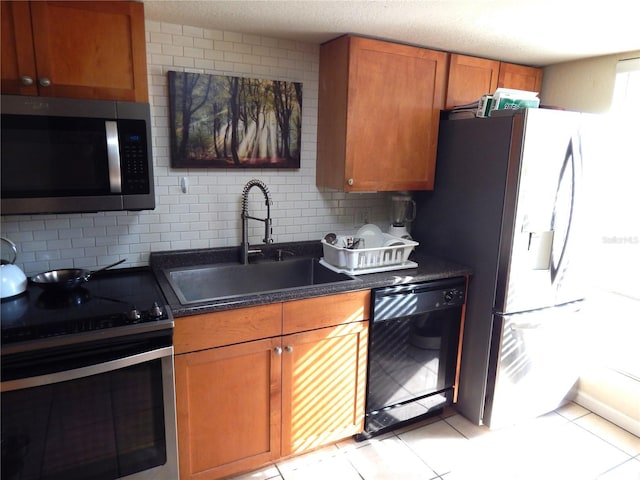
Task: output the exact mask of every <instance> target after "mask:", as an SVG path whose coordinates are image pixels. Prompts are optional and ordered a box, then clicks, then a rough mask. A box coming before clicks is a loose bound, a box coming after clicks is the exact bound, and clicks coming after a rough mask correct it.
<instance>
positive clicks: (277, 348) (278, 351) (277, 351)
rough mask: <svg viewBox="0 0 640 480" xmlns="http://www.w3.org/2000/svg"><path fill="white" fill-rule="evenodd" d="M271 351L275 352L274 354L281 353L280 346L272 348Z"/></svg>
mask: <svg viewBox="0 0 640 480" xmlns="http://www.w3.org/2000/svg"><path fill="white" fill-rule="evenodd" d="M273 353H275V354H276V355H282V347H276V348H274V349H273Z"/></svg>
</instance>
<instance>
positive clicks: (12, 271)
mask: <svg viewBox="0 0 640 480" xmlns="http://www.w3.org/2000/svg"><path fill="white" fill-rule="evenodd" d="M0 240H1V241H2V242H5V243H7V244H8V245H9V246H10V247H11V251H12V252H13V253H12V256H13V258H11V259H5V258H4V253H3V254H2V258H0V279H1V280H2V282H1V283H0V298H9V297H15V296H16V295H20V294H21V293H22V292H24V291H25V290H26V289H27V277H26V275H25V274H24V272H23V271H22V270H20V267H18V266H17V265H14V262H15V261H16V258H17V256H18V250H17V249H16V245H15V243H13V242H12V241H11V240H9V239H8V238H4V237H0Z"/></svg>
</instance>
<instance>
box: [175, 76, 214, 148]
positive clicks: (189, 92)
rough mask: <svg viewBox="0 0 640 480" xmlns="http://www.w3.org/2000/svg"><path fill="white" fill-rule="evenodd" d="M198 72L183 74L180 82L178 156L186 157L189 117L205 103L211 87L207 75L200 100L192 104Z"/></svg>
mask: <svg viewBox="0 0 640 480" xmlns="http://www.w3.org/2000/svg"><path fill="white" fill-rule="evenodd" d="M200 77H201V75H200V74H197V73H193V74H188V75H184V76H183V77H182V78H183V82H182V95H181V96H182V105H181V107H182V136H181V138H180V144H179V146H178V156H179V157H178V158H187V149H188V146H189V134H190V131H191V118H192V116H193V114H194V113H196V112H197V111H198V110H199V109H200V108H202V106H203V105H204V104H205V103H206V101H207V97H208V96H209V91H210V89H211V76H210V75H207V86H206V89H205V92H204V95H202V97H201V101H200V102H199V103H198V104H197V105H195V106H194V105H193V92H194V89H195V87H196V85H197V84H198V82H199V81H200Z"/></svg>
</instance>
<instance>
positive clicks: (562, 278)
mask: <svg viewBox="0 0 640 480" xmlns="http://www.w3.org/2000/svg"><path fill="white" fill-rule="evenodd" d="M581 117H582V115H581V114H580V113H575V112H565V111H555V110H544V109H529V110H527V113H526V117H525V127H524V132H525V133H524V141H523V147H522V151H521V166H520V173H519V182H518V189H517V193H516V201H515V205H513V206H512V205H509V202H506V204H505V214H504V220H503V233H502V235H503V238H502V241H501V252H500V262H499V270H498V279H497V282H498V285H497V287H498V288H497V296H496V304H495V311H497V312H500V313H515V312H522V311H527V310H534V309H537V308H543V307H547V306H552V305H560V304H563V303H567V302H571V301H574V300H578V299H581V298H584V291H583V288H584V285H583V279H584V274H583V273H582V272H581V271H580V270H581V268H582V267H583V266H584V261H583V257H584V252H583V251H582V249H583V246H582V245H583V244H584V243H585V242H584V241H581V237H582V236H583V233H582V232H581V230H582V229H583V226H584V215H585V211H584V210H583V209H582V207H583V206H584V205H583V203H584V202H583V199H582V198H581V196H582V193H583V192H582V187H583V185H582V144H583V142H582V141H581V137H582V135H583V134H584V132H582V131H581ZM514 207H515V208H514ZM582 240H583V239H582Z"/></svg>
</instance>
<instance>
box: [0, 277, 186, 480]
mask: <svg viewBox="0 0 640 480" xmlns="http://www.w3.org/2000/svg"><path fill="white" fill-rule="evenodd" d="M1 308H2V310H1V312H0V313H1V315H2V317H1V318H2V349H1V351H0V352H1V354H2V358H1V361H2V364H1V380H2V383H1V388H0V392H1V394H0V402H1V407H2V411H1V420H2V425H1V427H2V471H1V474H2V475H1V476H2V478H3V480H4V479H6V480H9V479H62V478H64V479H71V478H83V479H104V480H115V479H121V478H126V479H136V480H138V479H151V478H153V479H167V480H174V479H176V478H178V464H177V441H176V417H175V391H174V379H173V347H172V335H173V317H172V315H171V312H170V310H169V308H168V306H166V304H165V299H164V296H163V295H162V292H161V290H160V288H159V286H158V285H157V283H156V280H155V278H154V276H153V274H152V273H151V271H150V270H148V269H125V270H115V271H111V272H104V273H102V274H96V275H95V276H92V277H91V279H90V281H89V282H87V283H85V284H84V285H83V287H81V288H76V289H74V290H72V291H69V292H55V291H53V292H52V291H42V290H40V289H39V288H37V287H35V286H33V285H30V286H29V287H28V289H27V291H26V292H25V293H24V294H22V295H19V296H17V297H13V298H11V299H8V300H3V302H2V304H1Z"/></svg>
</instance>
